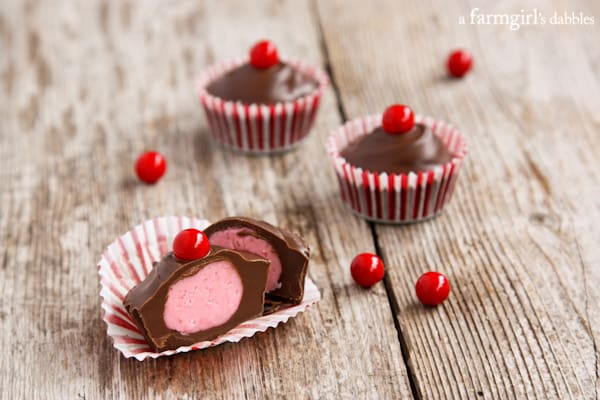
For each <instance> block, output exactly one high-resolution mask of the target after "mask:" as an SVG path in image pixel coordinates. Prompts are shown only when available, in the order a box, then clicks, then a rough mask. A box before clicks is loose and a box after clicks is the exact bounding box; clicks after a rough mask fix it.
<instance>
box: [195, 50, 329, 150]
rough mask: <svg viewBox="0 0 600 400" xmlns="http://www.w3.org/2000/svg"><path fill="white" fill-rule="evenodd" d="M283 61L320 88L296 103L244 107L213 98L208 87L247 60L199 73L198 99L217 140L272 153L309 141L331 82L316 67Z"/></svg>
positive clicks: (234, 61) (248, 105) (230, 145)
mask: <svg viewBox="0 0 600 400" xmlns="http://www.w3.org/2000/svg"><path fill="white" fill-rule="evenodd" d="M283 61H284V62H287V63H289V64H291V65H292V66H293V67H295V68H297V69H298V70H300V71H301V72H303V73H304V74H306V75H307V76H309V77H311V78H313V79H314V80H315V81H316V82H317V84H318V86H317V89H315V91H314V92H313V93H311V94H309V95H307V96H304V97H301V98H299V99H296V100H294V101H289V102H281V103H277V104H271V105H265V104H244V103H242V102H234V101H225V100H223V99H221V98H219V97H217V96H213V95H212V94H210V93H208V92H207V91H206V88H207V87H208V86H209V85H210V84H211V83H212V82H214V81H215V80H216V79H219V78H220V77H221V76H223V75H224V74H226V73H227V72H229V71H230V70H232V69H234V68H237V67H238V66H240V65H242V64H244V63H247V62H248V58H247V57H245V58H238V59H235V60H232V61H229V62H225V63H222V64H217V65H213V66H211V67H209V68H208V69H207V70H206V71H204V72H203V73H201V74H200V76H199V78H198V80H197V90H198V96H199V97H200V102H201V103H202V107H203V108H204V112H205V113H206V118H207V120H208V124H209V127H210V132H211V134H212V136H213V138H214V139H215V140H217V141H218V142H219V143H221V144H223V145H224V146H226V147H228V148H231V149H233V150H237V151H240V152H244V153H251V154H269V153H276V152H282V151H286V150H290V149H291V148H293V147H295V146H296V145H297V144H299V143H300V142H301V141H302V140H303V139H304V138H306V136H307V135H308V133H309V131H310V129H311V127H312V125H313V122H314V120H315V116H316V114H317V110H318V109H319V103H320V99H321V96H322V95H323V91H324V90H325V88H326V87H327V85H328V83H329V79H328V78H327V74H326V73H325V72H324V71H323V70H321V69H320V68H318V67H316V66H312V65H309V64H307V63H305V62H303V61H300V60H296V59H283Z"/></svg>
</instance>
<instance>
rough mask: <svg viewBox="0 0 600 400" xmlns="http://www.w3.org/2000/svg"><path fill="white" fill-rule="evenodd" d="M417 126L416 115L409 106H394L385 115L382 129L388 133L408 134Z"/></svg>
mask: <svg viewBox="0 0 600 400" xmlns="http://www.w3.org/2000/svg"><path fill="white" fill-rule="evenodd" d="M414 126H415V114H414V113H413V110H412V109H411V108H410V107H409V106H405V105H404V104H394V105H392V106H389V107H388V108H387V109H386V110H385V112H384V113H383V119H382V121H381V127H382V128H383V130H384V131H386V132H387V133H406V132H409V131H410V130H411V129H412V128H413V127H414Z"/></svg>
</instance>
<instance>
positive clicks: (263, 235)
mask: <svg viewBox="0 0 600 400" xmlns="http://www.w3.org/2000/svg"><path fill="white" fill-rule="evenodd" d="M228 228H246V229H248V231H249V233H248V234H251V235H254V236H256V237H257V238H259V239H263V240H265V241H266V242H268V243H269V244H271V246H273V248H274V249H275V251H276V252H277V255H278V256H279V259H280V260H281V277H280V278H279V279H280V283H281V287H280V288H279V289H275V290H273V291H271V292H269V293H267V298H268V299H270V300H274V301H272V302H271V303H268V304H267V306H268V307H266V308H265V312H268V311H269V309H271V308H273V307H274V306H275V305H276V304H277V300H283V301H284V302H286V303H292V304H300V303H301V302H302V297H303V296H304V280H305V278H306V272H307V269H308V260H309V257H310V249H309V247H308V245H307V244H306V242H305V241H304V239H302V238H301V237H300V236H298V235H296V234H294V233H292V232H290V231H287V230H285V229H281V228H278V227H276V226H273V225H271V224H269V223H268V222H265V221H259V220H256V219H253V218H247V217H230V218H225V219H222V220H220V221H217V222H215V223H214V224H212V225H210V226H209V227H208V228H206V229H205V230H204V233H206V235H207V236H208V240H210V237H211V235H212V234H213V233H214V232H217V231H221V230H225V229H228Z"/></svg>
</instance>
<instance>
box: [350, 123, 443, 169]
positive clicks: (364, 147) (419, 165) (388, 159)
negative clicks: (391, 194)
mask: <svg viewBox="0 0 600 400" xmlns="http://www.w3.org/2000/svg"><path fill="white" fill-rule="evenodd" d="M340 154H341V156H342V157H344V158H345V159H346V161H348V162H349V163H350V164H352V165H354V166H355V167H360V168H362V169H364V170H368V171H371V172H380V173H383V172H386V173H395V174H407V173H409V172H418V171H427V170H430V169H432V168H434V167H437V166H439V165H443V164H446V163H448V162H450V161H451V160H452V153H451V152H450V151H449V150H448V148H447V147H446V146H445V145H444V143H442V141H441V139H440V138H439V137H438V136H437V135H436V134H435V133H433V131H432V130H431V128H429V127H428V126H426V125H424V124H415V127H414V128H413V129H412V130H411V131H410V132H407V133H404V134H389V133H387V132H385V131H384V130H383V128H381V127H378V128H375V130H373V131H372V132H371V133H369V134H366V135H364V136H361V137H360V138H358V139H357V140H355V141H354V142H352V143H350V144H349V145H348V146H346V148H344V149H343V150H342V151H341V153H340Z"/></svg>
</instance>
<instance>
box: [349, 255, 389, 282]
mask: <svg viewBox="0 0 600 400" xmlns="http://www.w3.org/2000/svg"><path fill="white" fill-rule="evenodd" d="M383 272H384V271H383V262H382V261H381V258H379V257H377V256H376V255H375V254H371V253H362V254H359V255H357V256H356V257H354V260H352V263H351V264H350V273H351V274H352V278H353V279H354V281H355V282H356V283H358V284H359V285H360V286H363V287H367V288H368V287H371V286H373V285H374V284H376V283H377V282H379V281H380V280H382V279H383Z"/></svg>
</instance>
